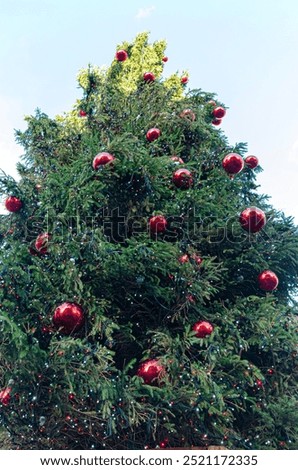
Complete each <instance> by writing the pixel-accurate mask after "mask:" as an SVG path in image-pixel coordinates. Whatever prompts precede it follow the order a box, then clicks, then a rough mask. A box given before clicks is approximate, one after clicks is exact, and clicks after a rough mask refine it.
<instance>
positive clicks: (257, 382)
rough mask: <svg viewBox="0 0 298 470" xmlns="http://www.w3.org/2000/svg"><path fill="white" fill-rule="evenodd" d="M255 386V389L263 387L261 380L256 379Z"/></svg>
mask: <svg viewBox="0 0 298 470" xmlns="http://www.w3.org/2000/svg"><path fill="white" fill-rule="evenodd" d="M256 385H257V387H263V382H262V380H260V379H257V380H256Z"/></svg>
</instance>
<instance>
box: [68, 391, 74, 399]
mask: <svg viewBox="0 0 298 470" xmlns="http://www.w3.org/2000/svg"><path fill="white" fill-rule="evenodd" d="M75 398H76V396H75V394H74V393H73V392H70V393H69V394H68V399H69V401H74V399H75Z"/></svg>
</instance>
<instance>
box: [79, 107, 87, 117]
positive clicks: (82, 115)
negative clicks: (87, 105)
mask: <svg viewBox="0 0 298 470" xmlns="http://www.w3.org/2000/svg"><path fill="white" fill-rule="evenodd" d="M79 116H80V117H86V116H87V113H86V111H84V110H83V109H80V111H79Z"/></svg>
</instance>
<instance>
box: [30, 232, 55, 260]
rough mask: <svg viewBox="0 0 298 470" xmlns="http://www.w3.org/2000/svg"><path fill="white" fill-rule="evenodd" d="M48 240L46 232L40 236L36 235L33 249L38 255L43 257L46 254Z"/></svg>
mask: <svg viewBox="0 0 298 470" xmlns="http://www.w3.org/2000/svg"><path fill="white" fill-rule="evenodd" d="M50 239H51V235H50V234H49V233H47V232H45V233H41V234H40V235H38V237H37V238H36V240H35V249H36V251H37V252H38V253H39V254H41V255H45V254H46V253H47V252H48V246H49V241H50ZM32 254H33V253H32Z"/></svg>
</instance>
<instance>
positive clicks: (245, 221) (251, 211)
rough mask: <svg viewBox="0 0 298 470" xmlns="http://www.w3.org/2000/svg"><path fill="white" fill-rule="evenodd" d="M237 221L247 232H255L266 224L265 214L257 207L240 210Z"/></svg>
mask: <svg viewBox="0 0 298 470" xmlns="http://www.w3.org/2000/svg"><path fill="white" fill-rule="evenodd" d="M239 222H240V224H241V227H242V228H243V229H244V230H246V231H247V232H251V233H256V232H259V231H260V230H261V229H262V228H263V227H264V225H266V215H265V213H264V212H263V211H262V210H261V209H258V208H257V207H248V208H247V209H244V211H242V212H241V214H240V217H239Z"/></svg>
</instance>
